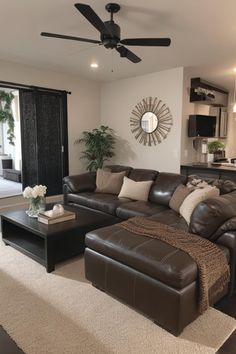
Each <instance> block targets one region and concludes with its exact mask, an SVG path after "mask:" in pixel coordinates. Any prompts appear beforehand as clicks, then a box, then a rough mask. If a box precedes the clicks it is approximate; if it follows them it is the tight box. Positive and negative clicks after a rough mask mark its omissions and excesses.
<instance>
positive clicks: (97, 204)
mask: <svg viewBox="0 0 236 354" xmlns="http://www.w3.org/2000/svg"><path fill="white" fill-rule="evenodd" d="M68 202H69V203H70V202H71V203H76V204H79V205H83V206H86V207H88V208H91V209H96V210H100V211H103V212H105V213H108V214H111V215H116V209H117V207H118V206H119V205H121V204H123V203H127V202H130V199H126V198H118V197H117V196H116V195H113V194H106V193H93V192H87V193H86V192H85V193H79V194H68Z"/></svg>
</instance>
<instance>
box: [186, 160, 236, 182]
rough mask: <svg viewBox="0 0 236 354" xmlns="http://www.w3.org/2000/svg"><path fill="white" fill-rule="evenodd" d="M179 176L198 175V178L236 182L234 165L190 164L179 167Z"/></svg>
mask: <svg viewBox="0 0 236 354" xmlns="http://www.w3.org/2000/svg"><path fill="white" fill-rule="evenodd" d="M180 171H181V174H183V175H185V176H189V175H198V176H200V177H208V178H216V179H219V178H220V179H230V180H233V181H235V182H236V165H235V166H234V165H233V164H229V166H227V164H226V163H223V164H218V163H217V164H215V163H213V164H211V163H208V164H197V163H190V164H185V165H181V166H180Z"/></svg>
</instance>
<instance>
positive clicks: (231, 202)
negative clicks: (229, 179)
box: [189, 192, 236, 240]
mask: <svg viewBox="0 0 236 354" xmlns="http://www.w3.org/2000/svg"><path fill="white" fill-rule="evenodd" d="M235 215H236V192H232V193H229V194H224V195H221V196H220V197H216V198H210V199H207V200H204V201H203V202H201V203H200V204H198V205H197V207H196V208H195V209H194V211H193V214H192V216H191V220H190V225H189V230H190V232H192V233H195V234H198V235H200V236H202V237H205V238H208V239H211V240H215V239H217V235H218V233H217V230H218V229H219V228H220V227H221V226H222V225H223V224H224V223H225V222H226V221H227V220H230V219H231V218H233V217H235ZM225 231H227V230H225ZM218 236H219V235H218Z"/></svg>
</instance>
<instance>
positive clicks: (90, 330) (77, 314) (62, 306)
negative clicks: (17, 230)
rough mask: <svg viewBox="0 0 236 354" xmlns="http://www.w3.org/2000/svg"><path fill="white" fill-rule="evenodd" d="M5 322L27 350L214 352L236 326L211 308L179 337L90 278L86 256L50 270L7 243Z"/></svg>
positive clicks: (2, 278)
mask: <svg viewBox="0 0 236 354" xmlns="http://www.w3.org/2000/svg"><path fill="white" fill-rule="evenodd" d="M167 310H168V309H167ZM0 324H1V325H2V326H3V327H4V329H5V330H6V331H7V332H8V333H9V335H10V336H11V337H12V338H13V339H14V340H15V342H16V343H17V344H18V346H19V347H20V348H21V349H22V350H23V351H24V352H25V353H26V354H80V353H89V354H92V353H94V354H95V353H96V354H99V353H103V354H108V353H117V354H118V353H119V354H126V353H129V354H132V353H140V354H152V353H157V354H190V353H191V354H213V353H215V352H216V351H217V350H218V348H219V347H220V346H221V345H222V344H223V342H224V341H225V340H226V339H227V338H228V337H229V336H230V334H231V333H232V332H233V331H234V329H235V328H236V321H235V320H234V319H233V318H231V317H229V316H226V315H224V314H223V313H221V312H219V311H217V310H215V309H213V308H210V309H209V310H208V311H207V312H206V313H205V314H204V315H202V316H201V317H199V318H198V319H197V320H196V321H195V322H193V323H192V324H191V325H190V326H188V327H187V328H186V329H185V330H184V332H183V333H182V334H181V336H180V337H179V338H176V337H174V336H173V335H171V334H169V333H168V332H166V331H165V330H163V329H162V328H160V327H158V326H157V325H155V324H154V323H153V322H152V321H150V320H149V319H147V318H146V317H144V316H142V315H141V314H139V313H137V312H136V311H135V310H133V309H131V308H129V307H128V306H126V305H124V304H122V303H120V302H119V301H118V300H115V299H113V298H112V297H110V296H109V295H107V294H105V293H103V292H101V291H99V290H97V289H96V288H94V287H93V286H92V285H91V284H90V283H89V282H87V281H86V279H85V277H84V262H83V257H79V258H77V259H73V260H70V261H69V262H67V263H64V264H61V265H59V266H57V268H56V270H55V272H53V273H50V274H48V273H46V270H45V268H44V267H43V266H41V265H40V264H38V263H36V262H34V261H33V260H31V259H30V258H28V257H26V256H24V255H23V254H21V253H19V252H18V251H16V250H14V249H13V248H11V247H7V246H3V245H2V244H1V246H0Z"/></svg>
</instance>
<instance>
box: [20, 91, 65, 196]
mask: <svg viewBox="0 0 236 354" xmlns="http://www.w3.org/2000/svg"><path fill="white" fill-rule="evenodd" d="M20 111H21V136H22V180H23V187H24V188H25V187H26V186H28V185H29V186H34V185H35V184H43V185H46V186H47V188H48V189H47V195H48V196H49V195H56V194H61V193H62V178H63V177H64V176H65V175H67V174H68V137H67V135H68V132H67V94H66V93H64V92H54V91H53V92H50V91H45V90H40V89H35V90H20Z"/></svg>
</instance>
